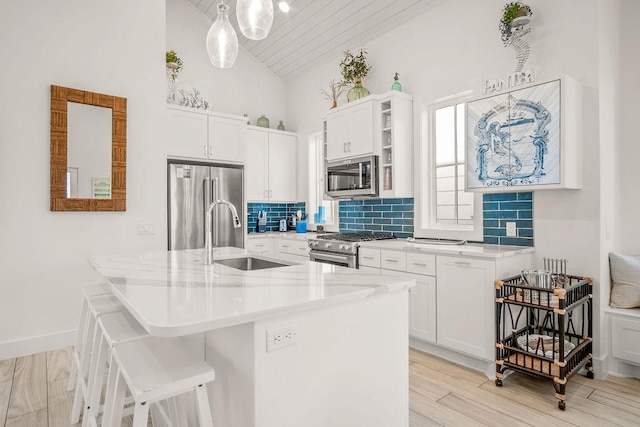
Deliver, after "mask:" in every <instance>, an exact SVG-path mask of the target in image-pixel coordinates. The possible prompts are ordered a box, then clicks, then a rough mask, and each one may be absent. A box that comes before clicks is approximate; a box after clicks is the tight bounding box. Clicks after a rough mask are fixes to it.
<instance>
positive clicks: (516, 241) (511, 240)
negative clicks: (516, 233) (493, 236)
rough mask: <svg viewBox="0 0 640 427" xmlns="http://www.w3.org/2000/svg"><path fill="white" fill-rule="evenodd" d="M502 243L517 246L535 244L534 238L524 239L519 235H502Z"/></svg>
mask: <svg viewBox="0 0 640 427" xmlns="http://www.w3.org/2000/svg"><path fill="white" fill-rule="evenodd" d="M500 244H501V245H515V246H533V239H523V238H519V237H501V238H500Z"/></svg>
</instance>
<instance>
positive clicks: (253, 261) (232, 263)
mask: <svg viewBox="0 0 640 427" xmlns="http://www.w3.org/2000/svg"><path fill="white" fill-rule="evenodd" d="M213 263H214V264H222V265H226V266H227V267H231V268H237V269H238V270H243V271H253V270H263V269H265V268H277V267H287V266H288V264H281V263H279V262H273V261H267V260H266V259H260V258H253V257H245V258H230V259H219V260H214V261H213Z"/></svg>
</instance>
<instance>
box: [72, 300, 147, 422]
mask: <svg viewBox="0 0 640 427" xmlns="http://www.w3.org/2000/svg"><path fill="white" fill-rule="evenodd" d="M97 324H98V329H97V333H96V337H95V338H94V341H93V350H92V352H91V363H90V365H89V371H88V381H87V392H86V395H85V399H84V401H85V411H84V416H83V418H82V425H83V426H88V425H90V424H96V419H97V417H98V416H99V415H100V412H102V411H101V410H100V397H101V395H102V385H103V384H104V374H105V368H106V363H107V360H108V359H109V356H110V355H111V351H112V349H113V348H114V347H115V346H117V345H119V344H123V343H126V342H131V341H135V340H140V339H144V338H147V337H149V334H148V333H147V331H146V330H145V329H144V328H143V327H142V325H140V323H138V321H137V320H136V319H135V318H134V317H133V316H132V315H131V314H130V313H129V312H128V310H127V309H126V308H124V307H121V308H120V309H119V310H118V311H116V312H113V313H104V314H102V315H101V316H100V317H98V320H97Z"/></svg>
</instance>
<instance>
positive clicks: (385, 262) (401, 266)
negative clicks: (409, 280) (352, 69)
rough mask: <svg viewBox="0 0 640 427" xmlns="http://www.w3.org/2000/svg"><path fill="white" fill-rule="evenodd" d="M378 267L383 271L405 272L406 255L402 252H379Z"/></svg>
mask: <svg viewBox="0 0 640 427" xmlns="http://www.w3.org/2000/svg"><path fill="white" fill-rule="evenodd" d="M380 266H381V267H382V268H383V269H385V270H396V271H407V254H406V253H404V252H394V251H380Z"/></svg>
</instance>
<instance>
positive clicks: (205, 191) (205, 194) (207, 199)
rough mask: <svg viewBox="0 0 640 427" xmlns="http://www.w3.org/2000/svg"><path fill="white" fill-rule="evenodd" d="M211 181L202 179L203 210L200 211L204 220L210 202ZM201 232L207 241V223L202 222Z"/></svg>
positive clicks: (205, 219)
mask: <svg viewBox="0 0 640 427" xmlns="http://www.w3.org/2000/svg"><path fill="white" fill-rule="evenodd" d="M210 185H211V183H210V182H209V180H208V179H207V178H205V179H203V180H202V187H203V191H202V197H203V198H204V212H202V218H203V219H204V221H203V224H204V222H206V221H207V209H208V208H209V204H211V186H210ZM202 228H203V230H202V234H203V235H204V241H205V242H206V241H207V225H206V224H204V227H202Z"/></svg>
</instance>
